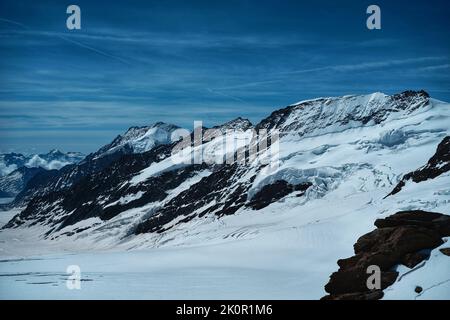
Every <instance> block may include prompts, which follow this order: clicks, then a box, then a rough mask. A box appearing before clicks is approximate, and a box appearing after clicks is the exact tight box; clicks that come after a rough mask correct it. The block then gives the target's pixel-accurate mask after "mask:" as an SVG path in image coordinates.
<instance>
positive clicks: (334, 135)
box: [0, 92, 450, 298]
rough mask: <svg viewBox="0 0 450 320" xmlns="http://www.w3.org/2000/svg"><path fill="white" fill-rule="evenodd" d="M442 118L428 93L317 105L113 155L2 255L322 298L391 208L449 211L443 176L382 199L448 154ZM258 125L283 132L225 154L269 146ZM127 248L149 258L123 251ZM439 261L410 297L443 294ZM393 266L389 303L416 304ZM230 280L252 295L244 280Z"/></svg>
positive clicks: (27, 224) (29, 210)
mask: <svg viewBox="0 0 450 320" xmlns="http://www.w3.org/2000/svg"><path fill="white" fill-rule="evenodd" d="M449 120H450V105H449V104H448V103H444V102H441V101H437V100H435V99H432V98H430V97H429V96H428V95H427V94H426V93H424V92H405V93H402V94H398V95H393V96H387V95H384V94H379V93H377V94H371V95H366V96H345V97H336V98H320V99H316V100H310V101H307V102H302V103H299V104H295V105H292V106H288V107H286V108H284V109H281V110H279V111H275V112H274V113H272V114H271V115H270V116H269V117H267V118H266V119H264V120H262V121H261V122H260V123H259V124H257V125H255V126H251V125H248V124H247V123H246V122H245V125H243V126H238V127H239V128H240V129H242V130H239V131H237V132H233V133H232V134H231V136H228V137H227V136H225V137H224V136H216V137H211V136H209V137H210V138H211V139H207V141H203V143H202V145H201V146H200V145H199V144H196V143H195V142H194V143H191V144H189V146H188V147H187V148H186V150H185V151H186V152H184V153H178V152H174V148H175V146H176V145H177V143H172V144H162V145H159V146H156V147H153V148H152V149H151V150H150V151H148V152H145V153H143V154H127V155H122V156H120V157H118V158H116V159H114V160H111V162H110V163H109V164H107V165H105V167H103V168H102V169H101V170H98V171H96V172H95V173H94V174H92V175H86V176H84V177H82V178H81V179H79V180H78V181H77V182H75V183H73V184H72V185H71V186H70V187H68V188H66V189H63V190H59V191H56V192H48V193H47V194H45V195H42V196H35V197H34V198H33V199H32V200H31V201H30V203H29V204H28V206H27V207H26V208H25V209H24V210H23V211H22V212H20V213H19V214H18V215H16V216H15V217H14V218H13V219H12V220H11V221H10V222H9V223H8V224H7V226H6V227H5V228H4V229H3V230H1V232H0V238H1V239H4V238H2V237H10V238H11V237H16V238H20V239H21V241H20V242H18V243H15V244H14V246H12V247H2V249H3V250H4V251H3V254H8V253H10V254H13V252H30V251H31V252H34V251H33V250H31V249H30V248H29V247H28V246H27V245H26V244H27V243H29V242H27V241H34V242H39V244H40V250H49V252H54V250H56V249H55V248H57V249H60V250H76V251H80V250H81V251H82V250H86V251H92V250H100V249H101V250H110V249H111V250H115V251H119V252H120V257H124V256H126V257H131V256H132V257H133V258H131V259H135V258H136V259H137V261H139V263H137V264H133V263H127V264H126V266H127V270H129V269H131V270H141V269H140V267H139V266H145V268H147V269H146V270H152V271H155V272H158V270H159V271H161V270H166V269H167V265H168V264H167V263H170V264H171V265H173V261H177V263H176V266H174V268H175V271H174V272H175V273H176V272H181V270H184V269H189V268H192V270H197V271H198V270H204V269H202V268H206V269H207V270H214V274H218V275H219V278H220V276H221V275H223V273H222V272H225V273H226V270H228V269H227V268H230V270H238V271H237V272H236V274H237V275H238V276H243V275H246V276H245V277H243V278H246V279H253V278H252V276H251V275H252V274H259V277H258V279H261V277H262V278H264V279H265V278H270V277H274V279H277V281H276V282H277V288H279V291H276V290H272V291H270V292H271V293H272V294H273V295H272V296H270V297H272V298H273V297H277V298H287V297H290V298H320V297H322V296H324V295H325V294H326V293H325V291H324V285H325V284H326V283H327V282H328V279H329V276H330V274H332V273H333V272H334V271H335V270H336V261H338V260H339V259H342V258H343V257H349V256H351V255H352V254H353V251H352V245H353V243H354V242H355V239H358V238H359V237H360V236H361V235H363V234H366V233H368V232H369V231H371V230H372V229H373V223H374V222H375V221H376V220H377V219H380V218H381V219H382V218H385V217H387V216H388V215H391V214H392V213H394V212H398V211H412V210H423V211H430V212H440V213H443V214H449V213H450V198H449V197H450V190H449V186H450V175H449V173H448V172H442V173H441V174H440V175H436V176H434V177H433V178H432V179H431V178H430V179H427V180H424V181H421V182H420V183H407V184H406V185H405V186H404V187H403V188H402V190H401V192H398V193H396V194H394V195H391V196H389V197H387V198H385V196H386V195H387V194H389V193H390V192H391V191H392V189H393V188H394V187H395V186H396V185H397V184H398V183H399V182H400V181H401V180H402V178H403V177H404V176H405V174H407V173H409V172H413V171H415V170H416V169H417V168H421V166H423V165H424V164H426V163H428V161H429V160H430V159H431V158H433V156H434V155H435V154H436V150H437V147H438V145H440V144H441V145H442V143H444V145H445V141H447V139H448V138H447V137H448V136H449V135H450V121H449ZM237 122H239V121H237ZM241 124H242V121H241ZM258 128H261V129H267V130H269V131H272V132H274V131H275V130H279V131H280V139H279V141H277V140H276V139H274V140H272V139H269V141H267V145H264V144H263V146H262V147H261V148H259V149H257V152H256V154H250V152H245V153H244V154H241V156H239V153H238V152H235V151H233V152H230V151H226V150H224V149H223V148H222V147H223V145H224V143H225V142H226V141H227V138H232V139H231V140H233V141H238V140H239V141H241V143H240V144H239V146H240V148H244V147H249V149H251V148H252V147H253V146H254V145H255V144H257V143H259V142H261V141H262V140H264V135H262V136H261V135H260V136H255V131H254V130H255V129H258ZM219 129H220V128H219ZM219 131H221V130H219ZM225 131H226V130H225ZM202 132H203V133H204V134H205V136H208V134H207V131H206V129H205V128H203V130H202ZM238 150H240V149H238ZM200 154H201V155H202V157H203V159H211V158H214V159H215V160H224V159H225V158H229V157H231V156H233V158H234V160H235V162H234V163H233V164H229V163H223V162H222V163H220V161H215V162H207V161H206V162H202V163H199V164H194V163H192V159H194V158H195V157H196V156H197V157H198V156H199V155H200ZM180 160H181V161H180ZM243 160H245V161H243ZM437 163H440V162H439V161H438V162H436V164H437ZM21 235H23V237H21ZM25 235H26V237H30V238H26V237H25ZM27 239H28V240H27ZM29 239H32V240H29ZM444 240H446V239H444ZM178 247H180V249H179V250H177V248H178ZM130 249H133V250H136V249H142V250H144V251H141V252H138V253H136V254H135V255H134V254H132V253H129V254H125V253H124V252H123V251H126V250H130ZM14 250H15V251H14ZM27 250H28V251H27ZM180 252H185V253H184V254H183V253H180ZM105 256H106V257H110V256H109V253H106V254H105V255H102V257H105ZM205 257H207V258H205ZM116 259H117V260H116ZM120 259H121V258H118V257H116V258H114V260H112V261H114V262H112V263H117V262H120V261H121V260H120ZM92 261H96V260H95V258H92ZM133 261H136V260H133ZM168 261H170V262H168ZM436 261H438V262H436ZM446 261H447V260H443V258H442V257H440V256H438V255H436V254H435V253H432V254H431V255H430V258H429V260H427V261H425V265H424V267H423V268H422V269H421V270H441V271H439V272H434V273H433V272H432V273H431V274H427V275H426V276H425V277H422V278H421V281H422V283H421V285H422V286H423V287H424V288H431V289H427V290H426V293H424V294H423V295H421V296H420V297H419V298H427V297H435V296H436V295H437V293H436V292H443V290H444V291H445V290H448V289H449V287H448V285H447V287H446V285H445V284H443V285H438V284H439V283H441V282H442V281H443V280H445V279H443V278H442V277H443V275H445V272H443V271H442V270H445V268H448V267H449V262H448V261H447V262H446ZM93 263H94V262H93ZM436 263H438V264H439V266H436ZM99 265H101V263H100V262H99ZM119 265H121V264H120V263H119ZM261 266H263V267H264V272H262V271H261ZM11 267H13V266H11ZM178 267H179V268H180V269H177V268H178ZM221 268H224V269H221ZM396 268H397V270H399V273H400V275H399V279H397V280H396V282H395V283H394V284H393V285H392V286H391V287H389V288H388V289H386V290H385V293H386V297H392V296H396V297H398V296H402V297H407V298H414V297H416V295H417V294H415V293H414V287H413V288H412V289H411V290H409V289H407V290H406V291H405V290H404V289H403V287H404V283H405V282H406V283H409V285H411V284H412V282H410V281H417V280H408V279H417V276H416V275H418V274H421V272H422V271H417V270H415V269H411V270H414V271H411V270H409V269H408V270H404V269H403V268H408V267H406V266H402V265H399V266H396ZM94 270H96V269H95V268H94ZM223 270H225V271H223ZM258 270H260V271H261V272H262V273H257V271H258ZM161 272H162V271H161ZM168 274H169V277H170V274H171V273H170V272H169V273H168ZM233 274H235V273H234V272H233ZM283 275H286V277H287V278H284V277H283ZM195 279H197V278H195ZM224 279H229V277H225V276H224ZM400 279H401V280H400ZM141 280H142V279H141ZM197 280H198V281H200V282H201V279H197ZM217 281H218V283H221V284H223V285H224V286H225V287H226V283H222V282H220V279H218V280H217ZM254 281H257V279H255V280H254ZM399 281H401V282H399ZM133 283H134V282H133ZM138 283H139V280H137V279H136V283H135V284H136V285H137V284H138ZM232 283H233V288H236V287H238V288H240V289H242V291H239V290H238V291H239V292H244V293H248V292H249V291H248V290H249V289H247V290H246V289H245V288H244V285H243V283H240V282H239V281H236V282H232ZM252 284H253V285H254V287H251V286H249V287H248V288H261V290H260V291H259V293H258V292H252V294H253V295H245V294H243V296H242V297H243V298H249V297H265V298H268V297H269V295H268V291H267V290H263V289H262V287H259V286H258V284H257V283H256V284H255V283H252ZM408 288H409V287H408ZM433 288H437V289H436V290H438V291H435V289H433ZM189 289H190V291H189V292H191V290H192V292H193V294H194V296H196V297H204V295H202V294H198V295H196V294H195V293H198V291H197V290H199V289H198V288H189ZM224 290H225V289H224ZM398 290H400V291H398ZM221 292H222V291H221ZM447 292H448V291H447ZM263 293H266V295H264V294H263ZM203 294H204V292H203ZM167 296H168V297H173V293H171V292H169V293H167ZM219 296H220V295H219Z"/></svg>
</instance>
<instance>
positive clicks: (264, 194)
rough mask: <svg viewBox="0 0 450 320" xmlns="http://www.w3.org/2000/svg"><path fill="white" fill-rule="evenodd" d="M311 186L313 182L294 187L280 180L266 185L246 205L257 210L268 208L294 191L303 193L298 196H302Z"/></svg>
mask: <svg viewBox="0 0 450 320" xmlns="http://www.w3.org/2000/svg"><path fill="white" fill-rule="evenodd" d="M311 185H312V183H311V182H305V183H300V184H297V185H292V184H290V183H288V182H287V181H285V180H278V181H275V182H274V183H272V184H268V185H265V186H264V187H263V188H262V189H261V190H260V191H259V192H258V193H256V194H255V195H254V196H253V197H252V199H251V200H250V201H249V202H248V203H247V204H246V206H247V207H251V208H253V209H255V210H259V209H262V208H264V207H267V206H268V205H269V204H271V203H273V202H276V201H278V200H280V199H281V198H284V197H285V196H287V195H288V194H290V193H292V192H294V191H301V193H299V194H298V196H301V195H303V194H304V192H305V191H306V190H307V189H308V188H309V187H310V186H311Z"/></svg>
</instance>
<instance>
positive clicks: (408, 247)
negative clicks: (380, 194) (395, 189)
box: [324, 210, 450, 300]
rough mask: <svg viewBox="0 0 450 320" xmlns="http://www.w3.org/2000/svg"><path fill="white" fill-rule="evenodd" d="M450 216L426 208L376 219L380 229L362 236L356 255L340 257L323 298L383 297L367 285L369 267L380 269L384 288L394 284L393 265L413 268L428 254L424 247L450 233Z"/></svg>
mask: <svg viewBox="0 0 450 320" xmlns="http://www.w3.org/2000/svg"><path fill="white" fill-rule="evenodd" d="M449 224H450V216H447V215H443V214H440V213H434V212H426V211H419V210H416V211H402V212H398V213H396V214H394V215H392V216H390V217H387V218H385V219H377V220H376V221H375V226H377V229H375V230H374V231H371V232H369V233H367V234H365V235H363V236H362V237H360V238H359V239H358V240H357V242H356V243H355V245H354V251H355V255H354V256H353V257H350V258H347V259H341V260H338V262H337V264H338V265H339V267H340V268H339V270H338V271H337V272H335V273H333V274H332V275H331V276H330V281H329V282H328V283H327V284H326V285H325V291H326V292H328V293H329V294H330V295H329V296H326V297H324V298H326V299H333V300H342V299H363V300H368V299H380V298H381V297H382V294H381V296H380V293H379V292H375V291H376V290H375V291H374V290H369V289H368V288H367V284H366V282H367V279H368V278H369V276H370V275H371V274H370V273H367V268H368V267H369V266H371V265H376V266H378V267H379V268H380V271H381V275H380V276H381V288H380V289H381V290H383V289H385V288H387V287H389V286H390V285H392V284H393V283H394V282H395V280H396V278H397V276H398V273H397V272H396V271H394V267H395V266H396V265H398V264H404V265H406V266H407V267H409V268H413V267H414V266H416V265H417V264H418V263H420V262H422V261H423V260H425V259H427V258H428V255H427V254H426V253H424V250H429V249H433V248H436V247H438V246H440V245H441V244H442V243H444V241H443V240H442V237H446V236H449V235H450V228H449Z"/></svg>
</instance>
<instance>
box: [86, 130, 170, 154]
mask: <svg viewBox="0 0 450 320" xmlns="http://www.w3.org/2000/svg"><path fill="white" fill-rule="evenodd" d="M176 129H178V127H177V126H175V125H172V124H167V123H164V122H157V123H155V124H153V125H151V126H144V127H131V128H129V129H128V130H127V131H126V132H125V133H124V134H123V135H119V136H117V137H116V138H115V139H114V140H113V141H112V142H111V143H110V144H108V145H106V146H104V147H102V148H100V149H99V150H98V151H97V152H96V153H95V157H94V159H95V158H99V157H103V156H105V155H107V154H111V153H114V152H116V151H117V150H118V149H121V148H124V149H126V148H128V149H130V150H131V152H132V153H143V152H146V151H149V150H151V149H152V148H153V147H155V146H157V145H160V144H167V143H170V142H171V140H170V138H171V134H172V132H173V131H175V130H176Z"/></svg>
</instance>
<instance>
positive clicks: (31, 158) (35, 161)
mask: <svg viewBox="0 0 450 320" xmlns="http://www.w3.org/2000/svg"><path fill="white" fill-rule="evenodd" d="M83 158H84V155H83V154H82V153H80V152H67V153H63V152H61V151H59V150H57V149H53V150H51V151H50V152H48V153H44V154H33V155H23V154H18V153H7V154H1V155H0V168H2V169H1V172H2V175H0V198H11V197H15V196H16V195H17V194H19V193H20V192H21V191H22V190H23V189H24V188H25V186H26V184H27V183H28V181H29V180H31V179H32V178H33V177H34V176H35V175H37V174H40V173H43V172H45V171H47V170H59V169H61V168H62V167H64V166H67V165H70V164H73V163H77V162H80V161H81V160H82V159H83Z"/></svg>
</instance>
